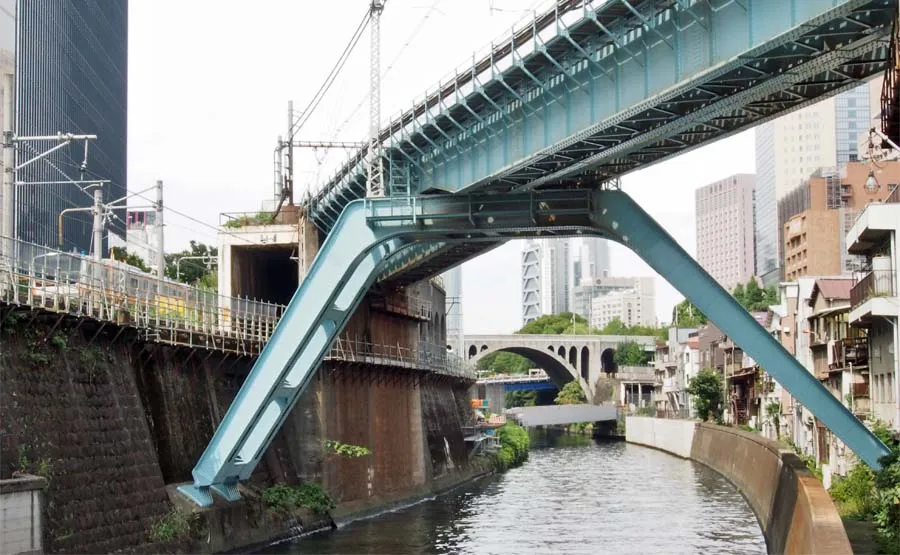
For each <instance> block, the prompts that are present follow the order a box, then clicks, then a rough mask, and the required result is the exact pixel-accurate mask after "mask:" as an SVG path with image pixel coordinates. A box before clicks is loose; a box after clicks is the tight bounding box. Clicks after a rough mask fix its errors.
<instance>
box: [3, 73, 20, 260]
mask: <svg viewBox="0 0 900 555" xmlns="http://www.w3.org/2000/svg"><path fill="white" fill-rule="evenodd" d="M2 77H3V83H0V85H2V87H0V88H2V89H3V90H4V91H5V92H4V94H3V106H0V111H2V112H3V122H4V124H5V125H4V127H6V128H7V129H0V132H2V133H3V191H2V193H3V195H2V196H3V205H2V206H0V219H2V220H3V224H2V227H0V234H2V235H3V236H4V237H5V238H6V239H5V241H4V242H6V243H9V244H8V245H4V248H3V251H4V252H5V253H10V252H12V248H13V245H12V241H13V239H15V235H16V223H15V221H16V209H15V206H16V204H15V195H16V186H15V179H16V173H15V150H14V149H13V120H14V119H15V116H14V114H15V108H14V106H15V101H14V99H13V96H14V95H13V89H14V88H15V82H16V80H15V77H14V76H13V74H11V73H10V74H7V75H3V76H2Z"/></svg>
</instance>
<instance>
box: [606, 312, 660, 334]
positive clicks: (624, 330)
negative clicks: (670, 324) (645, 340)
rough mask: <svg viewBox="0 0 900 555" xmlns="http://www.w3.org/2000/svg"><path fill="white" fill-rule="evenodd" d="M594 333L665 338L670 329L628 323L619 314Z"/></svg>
mask: <svg viewBox="0 0 900 555" xmlns="http://www.w3.org/2000/svg"><path fill="white" fill-rule="evenodd" d="M594 333H596V334H599V335H647V336H655V337H659V338H665V337H666V336H667V335H668V330H666V329H665V328H655V327H652V326H642V325H640V324H635V325H633V326H629V325H626V324H625V323H624V322H623V321H622V320H621V319H620V318H619V317H618V316H616V317H615V318H613V319H612V320H610V321H609V323H607V324H606V325H605V326H603V327H602V328H600V329H599V330H596V331H595V332H594Z"/></svg>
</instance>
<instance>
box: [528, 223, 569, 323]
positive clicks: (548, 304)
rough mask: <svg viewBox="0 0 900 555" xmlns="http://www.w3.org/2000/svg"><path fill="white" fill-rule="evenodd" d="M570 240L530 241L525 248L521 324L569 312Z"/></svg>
mask: <svg viewBox="0 0 900 555" xmlns="http://www.w3.org/2000/svg"><path fill="white" fill-rule="evenodd" d="M570 247H571V245H570V241H569V240H568V239H530V240H528V241H527V242H526V243H525V246H524V248H523V249H522V323H523V324H527V323H528V322H531V321H532V320H535V319H537V318H539V317H541V316H543V315H545V314H558V313H560V312H567V311H569V310H570V307H569V304H570V297H571V287H572V270H571V268H572V253H571V248H570Z"/></svg>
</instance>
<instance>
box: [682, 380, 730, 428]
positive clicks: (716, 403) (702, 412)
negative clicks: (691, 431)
mask: <svg viewBox="0 0 900 555" xmlns="http://www.w3.org/2000/svg"><path fill="white" fill-rule="evenodd" d="M687 392H688V393H689V394H690V395H691V396H692V397H693V399H694V406H695V407H696V408H697V416H699V417H700V420H703V421H706V420H709V418H710V416H713V417H716V416H719V415H721V414H722V376H720V375H719V373H718V372H716V371H715V370H711V369H709V368H706V369H704V370H701V371H700V372H698V373H697V375H696V376H693V377H692V378H691V383H690V384H689V385H688V388H687Z"/></svg>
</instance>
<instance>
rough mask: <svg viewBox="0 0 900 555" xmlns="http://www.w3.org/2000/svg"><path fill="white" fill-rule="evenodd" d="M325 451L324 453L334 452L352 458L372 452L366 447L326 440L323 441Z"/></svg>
mask: <svg viewBox="0 0 900 555" xmlns="http://www.w3.org/2000/svg"><path fill="white" fill-rule="evenodd" d="M325 452H326V453H334V454H335V455H340V456H342V457H349V458H353V459H358V458H360V457H366V456H368V455H371V454H372V451H371V450H369V449H368V448H366V447H361V446H359V445H350V444H347V443H341V442H340V441H333V440H330V439H329V440H326V441H325Z"/></svg>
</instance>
